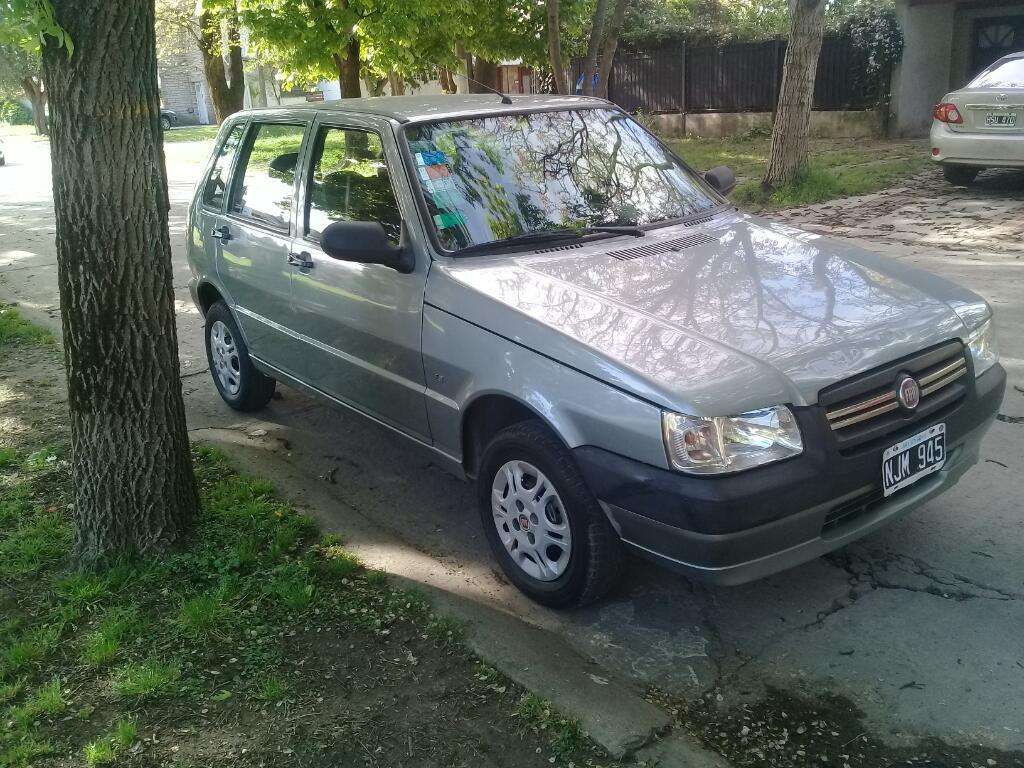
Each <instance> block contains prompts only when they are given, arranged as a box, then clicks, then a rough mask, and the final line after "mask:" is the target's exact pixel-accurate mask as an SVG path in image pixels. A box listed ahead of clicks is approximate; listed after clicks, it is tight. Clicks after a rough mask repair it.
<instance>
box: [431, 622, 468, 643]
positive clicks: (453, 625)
mask: <svg viewBox="0 0 1024 768" xmlns="http://www.w3.org/2000/svg"><path fill="white" fill-rule="evenodd" d="M426 635H427V637H429V638H430V639H431V640H433V641H434V642H435V643H437V644H439V645H456V644H459V643H461V642H462V641H463V640H464V639H465V638H466V625H465V624H463V623H462V622H461V621H459V620H458V619H455V618H452V617H451V616H431V617H430V619H429V621H427V626H426Z"/></svg>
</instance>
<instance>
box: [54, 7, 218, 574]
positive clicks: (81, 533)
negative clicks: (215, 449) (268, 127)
mask: <svg viewBox="0 0 1024 768" xmlns="http://www.w3.org/2000/svg"><path fill="white" fill-rule="evenodd" d="M52 2H53V9H54V14H55V19H56V22H57V23H58V24H59V25H60V26H61V27H63V29H64V30H65V31H66V32H67V33H68V35H69V37H70V39H71V40H72V41H73V42H74V55H73V56H71V57H68V55H67V51H66V49H64V48H62V47H59V46H58V44H57V43H56V41H55V40H54V39H53V38H51V37H47V38H46V41H45V43H44V45H43V74H44V80H45V82H46V84H47V87H48V89H49V92H50V108H51V132H52V137H51V142H50V147H51V157H52V165H53V198H54V211H55V214H56V233H57V237H56V241H57V281H58V285H59V288H60V304H61V316H62V324H63V329H64V351H65V366H66V368H67V378H68V406H69V409H70V412H71V449H72V450H71V464H72V477H73V481H74V502H75V503H74V515H75V522H76V536H75V553H76V555H77V556H78V557H79V558H80V560H81V561H84V562H95V561H99V560H104V559H106V558H110V557H112V556H115V555H119V554H132V553H149V552H153V551H155V550H160V549H163V548H166V547H168V546H170V545H172V544H175V543H176V542H178V541H180V540H181V538H182V537H183V535H184V534H185V533H186V532H187V531H188V529H189V527H190V525H191V523H192V522H193V519H194V517H195V515H196V513H197V512H198V508H199V500H198V496H197V493H196V484H195V478H194V477H193V473H192V463H191V460H190V456H189V445H188V433H187V432H186V428H185V409H184V405H183V403H182V397H181V380H180V378H179V375H180V371H179V367H178V344H177V331H176V328H175V324H174V292H173V288H172V272H171V245H170V239H169V236H168V231H167V214H168V208H169V203H168V196H167V177H166V171H165V165H164V154H163V146H162V144H161V139H160V136H161V133H160V94H159V89H158V86H157V74H156V45H155V43H156V41H155V35H154V30H153V1H152V0H122V2H118V3H110V2H107V0H52Z"/></svg>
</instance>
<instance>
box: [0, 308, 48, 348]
mask: <svg viewBox="0 0 1024 768" xmlns="http://www.w3.org/2000/svg"><path fill="white" fill-rule="evenodd" d="M52 343H53V334H52V333H50V332H49V331H48V330H46V329H45V328H40V327H39V326H38V325H33V324H32V323H30V322H29V321H28V320H26V319H25V318H23V317H22V316H21V315H20V314H19V313H18V310H16V309H15V308H14V307H11V306H2V305H0V347H2V346H5V345H7V344H52Z"/></svg>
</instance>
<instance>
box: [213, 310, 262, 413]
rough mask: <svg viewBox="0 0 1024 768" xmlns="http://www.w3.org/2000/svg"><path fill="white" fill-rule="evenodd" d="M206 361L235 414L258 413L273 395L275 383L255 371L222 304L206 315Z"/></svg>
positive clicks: (236, 328)
mask: <svg viewBox="0 0 1024 768" xmlns="http://www.w3.org/2000/svg"><path fill="white" fill-rule="evenodd" d="M206 359H207V361H208V362H209V364H210V373H211V374H212V375H213V383H214V384H215V385H216V386H217V391H218V392H220V396H221V397H222V398H223V399H224V402H225V403H227V404H228V405H230V406H231V407H232V408H234V409H235V410H236V411H258V410H260V409H261V408H262V407H263V406H265V405H266V404H267V403H269V402H270V398H272V397H273V396H274V389H275V387H276V386H277V382H275V381H274V380H273V379H272V378H270V377H269V376H266V375H265V374H263V373H262V372H261V371H258V370H256V367H255V366H254V365H253V364H252V360H250V359H249V349H248V347H246V346H245V340H244V339H243V338H242V334H241V333H239V331H238V326H237V325H236V324H235V319H234V318H233V317H232V316H231V311H230V310H229V309H228V308H227V305H226V304H224V302H223V301H215V302H214V303H213V305H212V306H211V307H210V309H209V310H208V311H207V313H206Z"/></svg>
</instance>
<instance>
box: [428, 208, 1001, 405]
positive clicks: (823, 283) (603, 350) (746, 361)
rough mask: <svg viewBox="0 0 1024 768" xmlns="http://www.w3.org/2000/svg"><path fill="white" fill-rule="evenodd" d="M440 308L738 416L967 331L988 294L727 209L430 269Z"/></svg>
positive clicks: (574, 362)
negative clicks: (973, 309)
mask: <svg viewBox="0 0 1024 768" xmlns="http://www.w3.org/2000/svg"><path fill="white" fill-rule="evenodd" d="M426 299H427V302H428V303H430V304H432V305H434V306H437V307H439V308H440V309H442V310H445V311H446V312H449V313H451V314H454V315H458V316H460V317H462V318H463V319H465V320H468V321H469V322H472V323H474V324H476V325H478V326H481V327H483V328H485V329H486V330H488V331H491V332H493V333H495V334H497V335H499V336H503V337H505V338H507V339H510V340H512V341H514V342H516V343H518V344H521V345H523V346H526V347H529V348H530V349H533V350H535V351H537V352H539V353H541V354H543V355H546V356H549V357H551V358H553V359H555V360H558V361H560V362H562V363H564V364H566V365H569V366H572V367H574V368H576V369H578V370H580V371H581V372H582V373H585V374H587V375H590V376H593V377H595V378H598V379H601V380H603V381H606V382H608V383H610V384H612V385H614V386H617V387H619V388H622V389H625V390H627V391H630V392H632V393H634V394H636V395H638V396H641V397H643V398H645V399H647V400H650V401H651V402H654V403H657V404H659V405H662V406H665V407H670V408H675V409H678V410H684V411H686V412H688V413H693V414H700V415H726V414H734V413H739V412H743V411H746V410H751V409H754V408H759V407H764V406H767V405H771V404H778V403H792V404H795V405H806V404H811V403H814V402H816V401H817V393H818V391H819V390H820V389H822V388H823V387H825V386H828V385H829V384H832V383H834V382H836V381H839V380H842V379H845V378H847V377H849V376H853V375H855V374H857V373H860V372H862V371H866V370H868V369H870V368H873V367H875V366H877V365H881V364H883V363H886V362H889V361H891V360H894V359H896V358H899V357H902V356H904V355H907V354H910V353H912V352H915V351H917V350H919V349H922V348H924V347H927V346H930V345H932V344H935V343H937V342H940V341H943V340H946V339H949V338H952V337H955V336H962V335H963V334H964V333H965V328H964V325H963V322H962V321H961V320H960V317H959V316H958V315H957V314H956V312H955V311H954V307H956V306H958V305H964V306H967V305H976V304H977V302H980V301H981V300H980V299H979V297H977V296H976V295H975V294H973V293H971V292H970V291H967V290H965V289H962V288H959V287H958V286H955V285H953V284H952V283H949V282H947V281H945V280H943V279H941V278H938V277H935V276H934V275H931V274H929V273H926V272H923V271H921V270H917V269H914V268H912V267H907V266H905V265H902V264H900V263H898V262H895V261H892V260H888V259H885V258H883V257H880V256H876V255H874V254H871V253H868V252H866V251H863V250H861V249H858V248H856V247H854V246H852V245H849V244H846V243H843V242H838V241H834V240H829V239H827V238H824V237H821V236H818V235H814V234H810V233H807V232H803V231H801V230H798V229H795V228H792V227H788V226H785V225H781V224H777V223H773V222H768V221H763V220H759V219H757V218H755V217H751V216H747V215H743V214H738V213H735V212H727V213H725V214H723V215H719V216H717V217H715V218H714V219H713V220H711V221H709V222H706V223H704V224H702V225H700V226H690V227H683V226H676V227H667V228H664V229H659V230H653V231H651V232H649V233H648V234H647V235H646V236H645V237H643V238H632V237H628V238H622V237H616V238H610V239H607V240H602V241H599V242H596V243H593V242H591V243H586V244H582V245H581V244H572V245H567V246H562V247H561V248H558V247H554V248H551V249H548V251H547V252H544V251H535V252H532V253H529V254H521V253H520V254H503V255H496V256H488V257H467V258H463V259H447V260H443V261H439V262H438V263H436V264H435V265H434V266H433V267H432V268H431V273H430V277H429V279H428V283H427V296H426Z"/></svg>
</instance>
